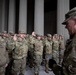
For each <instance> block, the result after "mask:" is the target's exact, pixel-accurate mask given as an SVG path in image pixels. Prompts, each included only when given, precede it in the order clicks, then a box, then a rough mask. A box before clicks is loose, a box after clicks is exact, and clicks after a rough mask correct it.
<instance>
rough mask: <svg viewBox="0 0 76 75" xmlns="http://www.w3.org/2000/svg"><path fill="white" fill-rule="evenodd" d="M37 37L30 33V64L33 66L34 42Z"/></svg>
mask: <svg viewBox="0 0 76 75" xmlns="http://www.w3.org/2000/svg"><path fill="white" fill-rule="evenodd" d="M35 39H36V38H35V37H34V36H32V35H29V40H28V43H29V58H28V59H29V66H30V67H31V68H32V67H33V60H34V58H33V57H34V42H35Z"/></svg>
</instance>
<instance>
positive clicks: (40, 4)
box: [34, 0, 44, 35]
mask: <svg viewBox="0 0 76 75" xmlns="http://www.w3.org/2000/svg"><path fill="white" fill-rule="evenodd" d="M34 31H35V32H36V33H37V34H40V35H44V0H35V15H34Z"/></svg>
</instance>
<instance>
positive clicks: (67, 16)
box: [62, 7, 76, 25]
mask: <svg viewBox="0 0 76 75" xmlns="http://www.w3.org/2000/svg"><path fill="white" fill-rule="evenodd" d="M75 16H76V7H74V8H73V9H71V10H70V11H69V12H67V13H66V14H65V20H64V21H63V23H62V24H63V25H65V24H66V22H67V21H68V20H69V19H71V18H74V17H75Z"/></svg>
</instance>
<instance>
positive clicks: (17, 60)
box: [0, 31, 64, 75]
mask: <svg viewBox="0 0 76 75" xmlns="http://www.w3.org/2000/svg"><path fill="white" fill-rule="evenodd" d="M0 42H1V45H0V50H2V48H4V50H5V51H3V52H6V59H7V62H6V64H4V65H5V67H3V66H4V65H3V66H2V67H3V68H1V69H3V74H4V75H5V74H6V75H24V73H25V71H26V63H28V64H29V67H31V68H32V67H33V68H34V75H39V71H40V65H41V62H42V61H43V59H44V60H45V61H43V63H44V64H45V72H46V73H49V71H50V70H51V69H50V68H49V65H48V64H49V59H53V60H55V61H56V62H57V63H58V64H61V63H62V60H63V51H64V38H63V36H59V35H58V34H55V35H53V36H52V35H51V34H47V35H45V36H42V35H38V34H36V33H35V32H32V34H30V35H29V34H26V33H25V32H23V31H19V33H18V34H15V33H13V32H12V31H11V32H9V33H7V32H6V31H4V32H2V33H1V35H0ZM4 43H5V45H4ZM2 44H3V45H2ZM3 46H4V47H3ZM59 56H60V57H59ZM28 59H29V60H28ZM0 64H1V63H0ZM1 71H2V70H1ZM1 71H0V72H1ZM5 72H6V73H5Z"/></svg>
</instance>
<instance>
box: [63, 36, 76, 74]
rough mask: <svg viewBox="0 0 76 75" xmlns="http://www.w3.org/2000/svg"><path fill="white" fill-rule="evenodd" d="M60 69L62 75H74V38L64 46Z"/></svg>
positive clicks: (75, 42) (75, 52) (75, 62)
mask: <svg viewBox="0 0 76 75" xmlns="http://www.w3.org/2000/svg"><path fill="white" fill-rule="evenodd" d="M62 67H63V73H64V75H76V36H75V37H74V38H73V39H72V40H71V41H69V42H68V44H67V46H66V50H65V52H64V58H63V65H62Z"/></svg>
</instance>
